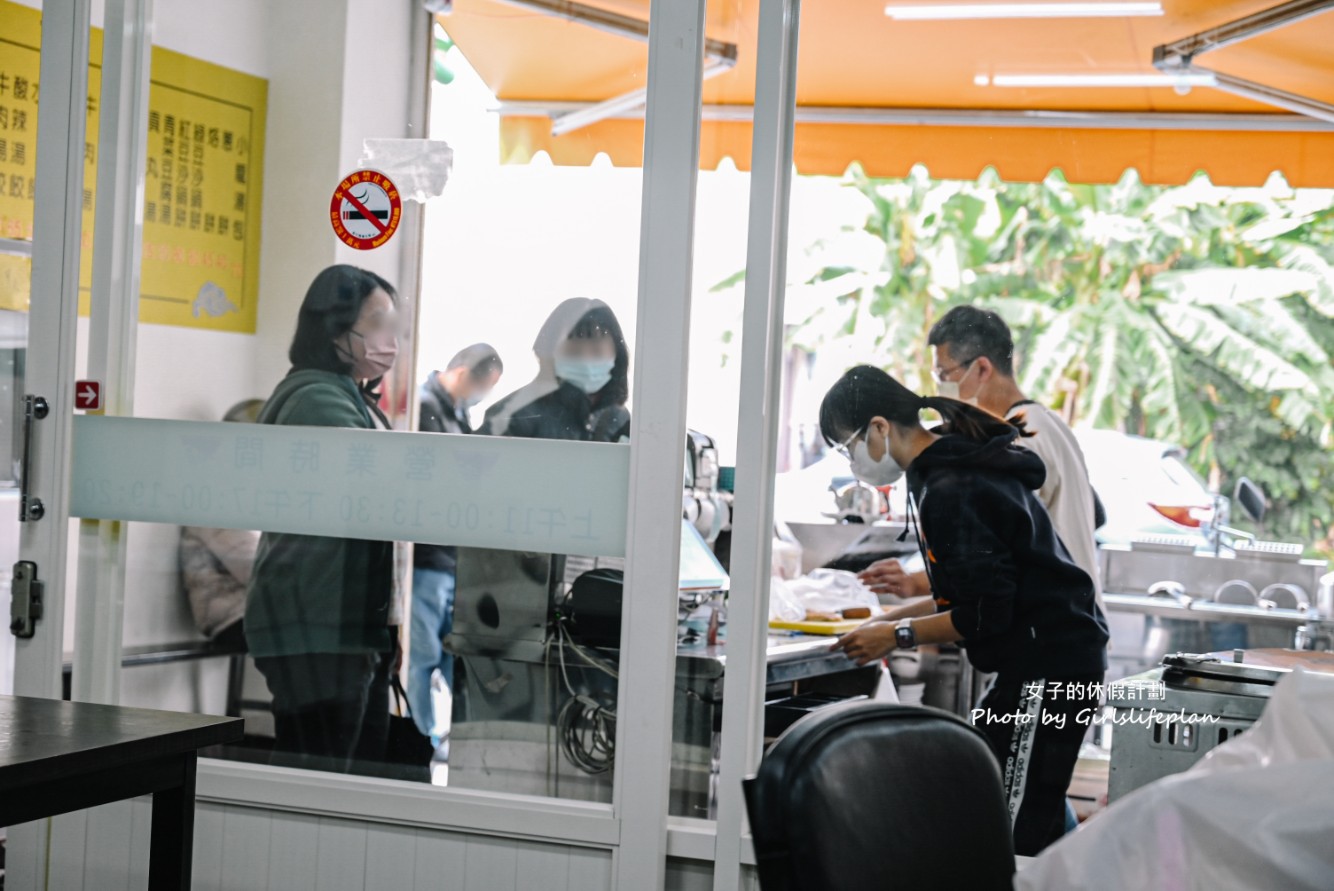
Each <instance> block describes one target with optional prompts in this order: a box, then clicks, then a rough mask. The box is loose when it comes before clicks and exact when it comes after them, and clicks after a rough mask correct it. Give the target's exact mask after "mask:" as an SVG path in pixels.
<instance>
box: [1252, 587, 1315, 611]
mask: <svg viewBox="0 0 1334 891" xmlns="http://www.w3.org/2000/svg"><path fill="white" fill-rule="evenodd" d="M1260 600H1261V602H1265V601H1267V602H1269V603H1272V604H1273V605H1274V607H1275V608H1277V609H1300V610H1304V609H1306V608H1307V607H1308V606H1310V605H1311V598H1310V596H1309V595H1308V594H1307V593H1306V589H1305V588H1303V587H1301V586H1300V585H1291V584H1288V583H1286V582H1278V583H1276V584H1273V585H1270V586H1269V587H1267V588H1265V589H1264V590H1263V591H1261V592H1260Z"/></svg>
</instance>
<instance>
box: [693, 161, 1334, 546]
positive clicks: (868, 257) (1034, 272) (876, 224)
mask: <svg viewBox="0 0 1334 891" xmlns="http://www.w3.org/2000/svg"><path fill="white" fill-rule="evenodd" d="M846 185H847V187H848V188H850V189H855V190H856V191H857V192H859V193H860V194H861V195H863V196H864V197H865V198H866V201H867V205H866V207H867V213H866V218H865V221H864V223H863V224H862V225H860V226H859V227H856V228H855V230H854V229H849V230H848V231H844V232H834V233H830V235H829V236H828V237H827V238H824V239H822V240H821V241H820V242H818V243H817V244H815V245H812V246H811V247H810V249H809V250H808V251H807V252H806V253H805V254H804V255H794V256H797V260H796V261H795V262H794V263H793V264H792V272H793V278H792V282H791V284H790V285H789V290H788V314H787V315H788V322H789V336H790V341H791V342H792V343H793V344H798V345H801V346H803V347H804V348H806V349H808V350H811V351H813V352H815V353H816V354H817V355H819V354H820V353H821V352H828V353H833V354H837V355H840V356H842V355H846V354H848V352H849V350H850V351H851V352H852V353H855V354H856V355H858V356H859V357H860V358H861V359H862V360H864V361H871V362H874V363H876V364H880V365H883V366H884V367H886V368H887V369H889V370H890V371H892V372H893V373H896V374H898V375H900V376H901V377H903V379H904V382H905V383H907V384H908V385H909V386H912V385H914V384H918V383H920V382H924V381H925V380H926V376H927V374H928V373H929V368H930V356H929V351H928V350H927V348H926V335H927V331H928V330H929V328H930V326H931V324H932V323H933V322H934V321H935V320H936V319H938V318H939V317H940V316H941V315H942V314H943V313H944V312H945V311H946V310H947V309H948V308H949V307H950V306H953V305H956V304H961V303H970V304H978V305H983V306H986V307H988V308H991V309H995V310H996V311H998V312H999V313H1000V314H1001V315H1002V317H1004V318H1005V319H1006V320H1007V321H1008V322H1009V324H1010V325H1011V327H1012V329H1013V330H1014V334H1015V342H1016V345H1017V351H1018V354H1019V355H1018V359H1019V372H1020V383H1021V386H1022V387H1023V388H1024V389H1025V391H1026V392H1027V394H1028V395H1029V396H1030V397H1031V398H1034V399H1038V400H1041V401H1045V402H1048V403H1050V404H1062V403H1066V402H1067V401H1068V400H1070V399H1073V400H1074V406H1073V408H1074V411H1075V417H1076V419H1077V421H1083V422H1092V423H1095V424H1096V425H1098V426H1104V427H1116V428H1119V429H1122V430H1126V431H1128V432H1131V433H1137V434H1143V435H1147V436H1151V437H1155V438H1160V439H1165V440H1169V441H1172V442H1178V443H1180V444H1182V445H1183V446H1185V447H1186V448H1187V449H1188V451H1189V453H1190V459H1191V461H1192V463H1193V464H1194V465H1195V466H1196V469H1198V470H1199V471H1201V472H1202V473H1204V474H1206V475H1209V474H1210V472H1211V471H1212V472H1214V475H1215V476H1217V477H1220V478H1221V479H1222V481H1223V483H1224V491H1228V490H1227V488H1226V487H1227V486H1229V485H1231V481H1232V480H1234V479H1235V478H1236V477H1239V476H1241V475H1247V476H1250V477H1251V478H1252V479H1255V480H1257V481H1258V482H1260V483H1261V484H1262V485H1264V486H1265V487H1266V489H1267V490H1268V491H1269V494H1270V496H1271V499H1272V501H1273V520H1272V521H1270V526H1269V528H1268V529H1267V530H1266V534H1268V535H1271V536H1272V535H1283V536H1288V537H1296V538H1298V539H1299V540H1301V541H1304V542H1306V543H1308V544H1310V543H1313V542H1316V541H1318V540H1320V539H1322V538H1326V537H1328V536H1330V535H1331V532H1330V523H1331V521H1334V461H1331V460H1330V458H1329V454H1328V450H1329V449H1330V447H1331V446H1332V445H1334V443H1331V436H1332V435H1334V432H1332V431H1334V364H1332V363H1331V354H1332V352H1334V192H1318V191H1315V190H1303V191H1296V190H1293V189H1290V188H1288V187H1287V186H1286V184H1284V183H1283V182H1282V181H1281V179H1278V178H1275V179H1273V180H1271V181H1270V183H1268V184H1266V185H1265V186H1264V187H1262V188H1249V189H1230V188H1222V187H1218V186H1214V185H1212V184H1211V183H1210V182H1209V181H1208V180H1207V179H1206V178H1205V177H1202V176H1201V177H1196V178H1195V179H1193V180H1191V181H1190V182H1188V183H1186V184H1183V185H1181V186H1178V187H1173V188H1160V187H1152V186H1146V185H1144V184H1143V183H1142V182H1141V181H1140V179H1139V177H1138V176H1137V175H1136V174H1135V173H1134V172H1133V171H1130V172H1127V174H1126V175H1125V176H1124V177H1122V179H1121V180H1120V181H1119V182H1117V183H1115V184H1114V185H1110V186H1089V185H1072V184H1070V183H1067V182H1066V181H1065V179H1064V178H1063V177H1062V176H1061V175H1060V174H1059V173H1053V174H1052V175H1050V176H1048V177H1047V178H1046V179H1045V180H1043V181H1042V182H1041V183H1004V182H1001V181H999V179H997V178H996V177H995V175H994V173H992V172H990V171H989V172H987V173H985V174H984V175H983V176H982V177H981V178H979V180H978V181H977V182H938V181H933V180H931V179H929V177H928V176H927V174H926V172H925V170H924V169H922V168H915V169H914V170H913V172H912V173H911V174H910V175H909V176H908V177H907V178H905V179H903V180H892V181H891V180H874V179H870V178H868V177H866V176H865V175H864V174H863V173H861V171H860V170H859V169H857V168H854V169H853V170H851V171H850V172H849V174H848V176H847V178H846ZM743 278H744V273H737V274H736V275H734V276H732V277H730V278H728V279H727V280H725V281H724V282H722V283H720V284H719V285H717V286H715V288H714V289H713V290H724V289H728V288H731V287H733V286H734V285H736V284H738V283H739V282H740V281H742V280H743ZM1327 546H1329V547H1334V539H1332V540H1330V541H1328V542H1327Z"/></svg>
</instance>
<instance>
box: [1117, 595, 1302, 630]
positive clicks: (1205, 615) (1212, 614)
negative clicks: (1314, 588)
mask: <svg viewBox="0 0 1334 891" xmlns="http://www.w3.org/2000/svg"><path fill="white" fill-rule="evenodd" d="M1103 601H1104V602H1105V603H1106V604H1107V608H1108V609H1109V610H1115V611H1117V612H1129V613H1138V614H1140V615H1145V616H1158V617H1159V618H1164V619H1190V620H1193V621H1197V622H1244V623H1245V624H1247V625H1268V626H1272V627H1281V628H1290V629H1293V630H1295V629H1296V628H1298V627H1299V626H1301V625H1305V624H1306V623H1307V622H1308V621H1310V619H1309V617H1308V616H1307V614H1306V613H1305V612H1304V611H1302V610H1297V609H1277V608H1275V609H1262V608H1260V607H1256V606H1236V605H1232V604H1226V603H1214V602H1212V601H1208V600H1192V601H1191V602H1190V603H1189V604H1182V603H1179V602H1177V601H1174V600H1171V599H1168V598H1164V597H1150V596H1148V595H1146V594H1112V593H1106V594H1104V595H1103Z"/></svg>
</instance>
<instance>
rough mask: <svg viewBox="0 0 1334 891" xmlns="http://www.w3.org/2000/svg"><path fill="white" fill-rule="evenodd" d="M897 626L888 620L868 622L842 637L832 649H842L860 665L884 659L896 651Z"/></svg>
mask: <svg viewBox="0 0 1334 891" xmlns="http://www.w3.org/2000/svg"><path fill="white" fill-rule="evenodd" d="M894 632H895V627H894V626H893V625H891V624H890V623H888V622H867V623H866V624H865V625H862V626H861V627H860V628H856V629H854V630H852V631H849V632H848V633H847V634H845V635H843V636H842V637H840V638H839V639H838V640H837V641H836V642H835V643H834V645H833V646H832V647H830V649H832V650H834V651H835V652H837V651H839V650H841V651H843V653H844V654H845V655H846V656H847V657H848V658H849V659H851V660H852V661H853V662H856V663H857V664H858V665H866V664H867V663H869V662H874V661H876V660H877V659H883V658H885V657H886V656H888V655H889V654H890V653H892V652H893V651H894V648H895V646H896V644H895V641H894Z"/></svg>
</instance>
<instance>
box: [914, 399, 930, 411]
mask: <svg viewBox="0 0 1334 891" xmlns="http://www.w3.org/2000/svg"><path fill="white" fill-rule="evenodd" d="M930 407H931V405H930V401H929V400H928V399H927V397H925V396H918V397H917V410H918V411H925V410H926V409H928V408H930Z"/></svg>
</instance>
